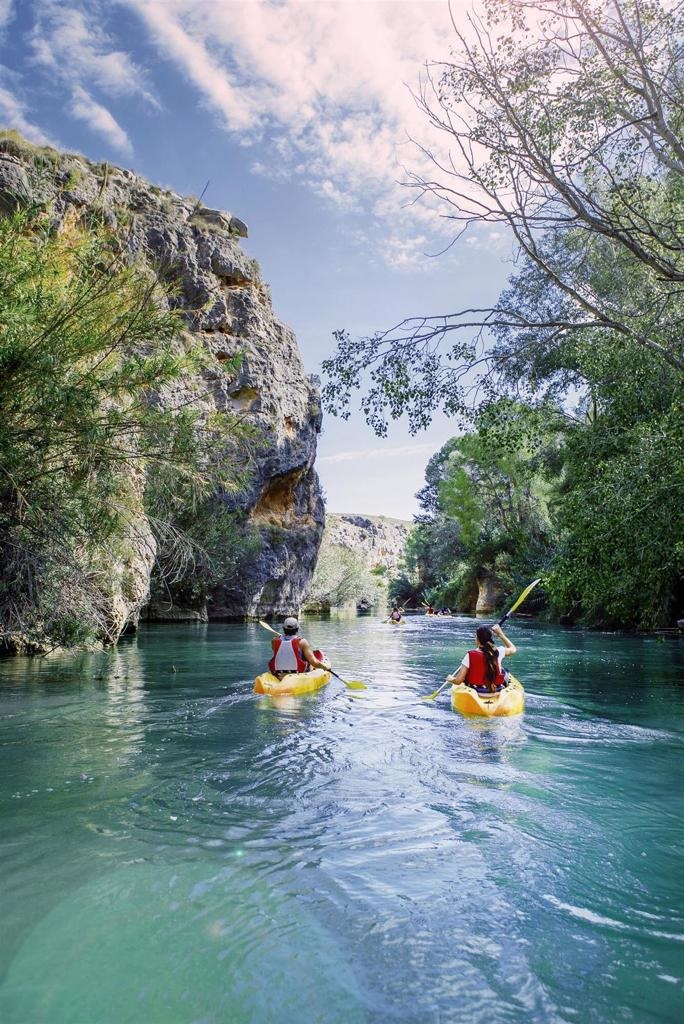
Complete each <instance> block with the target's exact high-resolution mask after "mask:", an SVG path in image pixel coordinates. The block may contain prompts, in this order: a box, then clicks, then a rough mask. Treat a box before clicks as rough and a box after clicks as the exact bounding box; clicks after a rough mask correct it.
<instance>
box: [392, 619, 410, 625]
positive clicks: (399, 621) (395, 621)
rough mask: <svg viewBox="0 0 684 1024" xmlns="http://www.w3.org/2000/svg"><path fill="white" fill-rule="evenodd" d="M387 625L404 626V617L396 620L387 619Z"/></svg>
mask: <svg viewBox="0 0 684 1024" xmlns="http://www.w3.org/2000/svg"><path fill="white" fill-rule="evenodd" d="M387 625H388V626H405V625H406V619H399V620H398V621H397V620H396V619H388V620H387Z"/></svg>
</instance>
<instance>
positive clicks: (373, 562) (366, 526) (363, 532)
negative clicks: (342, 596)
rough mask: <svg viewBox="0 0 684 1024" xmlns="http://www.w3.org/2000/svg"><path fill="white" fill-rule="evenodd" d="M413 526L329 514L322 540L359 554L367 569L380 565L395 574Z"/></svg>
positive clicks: (405, 522) (377, 518) (402, 521)
mask: <svg viewBox="0 0 684 1024" xmlns="http://www.w3.org/2000/svg"><path fill="white" fill-rule="evenodd" d="M412 528H413V523H411V522H409V521H408V520H405V519H391V518H389V517H388V516H364V515H344V514H333V515H329V516H328V518H327V520H326V540H327V542H328V543H330V544H337V545H339V546H340V547H343V548H349V549H350V550H351V551H356V552H358V553H359V554H360V555H363V558H364V561H365V562H366V564H367V565H368V567H369V568H370V569H377V568H379V567H380V566H383V567H385V568H387V569H388V570H389V571H390V573H392V574H396V573H397V571H398V569H399V563H400V562H401V559H402V558H403V555H404V549H405V547H406V541H407V540H408V537H409V534H410V532H411V529H412Z"/></svg>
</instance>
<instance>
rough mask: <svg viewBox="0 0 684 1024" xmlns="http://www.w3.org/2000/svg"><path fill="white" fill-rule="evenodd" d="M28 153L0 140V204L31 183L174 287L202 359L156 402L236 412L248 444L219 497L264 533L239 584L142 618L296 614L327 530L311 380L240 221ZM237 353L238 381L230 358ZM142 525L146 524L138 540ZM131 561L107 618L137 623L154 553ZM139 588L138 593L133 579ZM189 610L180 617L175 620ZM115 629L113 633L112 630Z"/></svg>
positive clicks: (61, 213) (126, 178) (112, 174)
mask: <svg viewBox="0 0 684 1024" xmlns="http://www.w3.org/2000/svg"><path fill="white" fill-rule="evenodd" d="M33 159H34V157H33V154H32V153H31V148H30V147H29V146H28V144H26V146H22V145H18V144H17V143H16V142H14V141H12V140H1V139H0V209H2V208H5V209H9V208H11V207H12V206H13V205H14V203H15V200H16V197H17V196H18V195H21V194H22V192H23V191H25V190H26V188H27V187H31V188H32V189H33V191H34V194H35V191H36V189H38V190H39V192H40V193H41V194H42V195H43V196H44V198H45V199H48V200H50V201H51V203H52V206H53V209H54V217H55V227H59V225H60V223H63V222H65V221H67V220H70V219H71V220H73V219H79V220H81V221H83V222H84V223H87V222H88V219H89V217H91V216H94V215H96V216H98V217H99V218H100V219H103V220H104V221H105V222H106V223H107V224H108V225H109V226H110V227H112V228H113V229H115V230H117V231H118V232H119V234H120V236H121V237H123V238H125V239H126V244H127V245H128V247H129V249H130V252H131V253H132V254H133V255H136V256H139V257H142V258H143V259H144V260H146V261H149V262H150V263H151V264H152V265H154V266H155V267H158V268H159V269H160V271H161V273H162V274H163V276H164V277H165V278H166V279H168V280H170V281H173V282H174V284H175V285H176V292H175V299H174V300H173V301H175V303H176V304H177V305H178V306H179V307H180V308H181V309H182V311H183V314H184V317H185V321H186V324H187V330H188V332H189V333H190V334H191V335H192V339H193V341H195V342H196V341H197V340H199V341H200V342H201V344H202V345H203V346H204V349H205V350H206V352H207V354H208V356H209V359H208V366H207V367H205V368H204V369H203V370H202V371H199V372H198V373H197V374H196V375H195V376H193V377H189V378H188V379H186V380H185V381H182V382H180V383H178V384H177V385H174V387H173V389H168V390H166V391H164V392H162V393H161V394H160V396H159V400H160V402H161V403H162V404H165V403H174V404H175V403H177V402H178V400H179V398H180V399H183V400H190V401H192V402H193V403H195V404H196V405H198V406H199V407H200V408H201V409H202V410H203V412H204V413H205V414H207V415H209V414H210V413H211V412H212V411H213V410H216V409H218V410H221V411H223V410H235V411H238V412H240V413H242V414H243V415H244V417H245V418H246V420H247V421H248V422H249V423H251V424H252V425H253V427H254V430H255V434H256V437H257V448H256V450H255V456H254V465H253V466H250V474H251V475H250V481H249V484H248V485H247V487H246V489H245V490H244V491H243V492H241V493H240V494H238V495H235V496H230V497H226V499H225V500H226V502H227V503H228V504H230V506H231V507H232V508H235V509H236V510H238V511H240V513H241V514H242V515H243V516H244V517H246V520H247V522H248V524H252V525H253V526H254V527H256V529H257V530H258V532H259V534H260V536H261V550H260V552H259V553H258V554H257V555H256V556H255V558H254V559H253V560H251V562H250V565H249V567H248V569H247V570H245V571H244V572H241V573H240V578H239V579H227V580H225V581H223V582H222V583H221V584H220V585H219V586H218V587H217V588H216V591H215V592H214V593H213V594H212V595H211V598H210V600H209V602H208V604H207V607H206V608H193V609H185V610H184V609H182V608H178V607H177V606H175V605H174V604H170V605H166V606H160V605H159V604H157V605H156V606H155V607H154V608H152V609H151V610H150V616H151V617H153V618H158V619H159V618H171V619H178V618H182V617H187V618H189V619H197V618H200V619H202V618H205V617H206V616H207V615H208V617H209V618H224V617H227V618H240V617H243V616H246V615H261V616H263V615H268V614H278V615H280V614H284V613H288V612H289V613H292V612H295V613H296V612H297V611H298V609H299V606H300V604H301V602H302V600H303V599H304V597H305V595H306V592H307V590H308V587H309V583H310V579H311V575H312V572H313V569H314V565H315V561H316V555H317V552H318V548H319V545H320V541H321V536H322V533H323V525H324V508H323V501H322V496H321V490H320V485H319V482H318V477H317V475H316V472H315V470H314V468H313V463H314V459H315V455H316V441H317V434H318V433H319V431H320V427H321V409H320V402H319V390H318V381H317V380H316V379H315V378H313V377H309V376H307V374H306V371H305V369H304V366H303V364H302V360H301V356H300V353H299V350H298V348H297V343H296V339H295V337H294V334H293V333H292V331H291V330H290V329H289V328H287V327H285V326H284V325H283V324H281V323H280V322H279V321H278V320H277V318H276V317H275V315H274V313H273V309H272V306H271V298H270V293H269V289H268V287H267V285H265V284H264V283H263V282H262V281H261V278H260V273H259V267H258V264H257V263H256V261H254V260H251V259H249V258H248V257H247V256H246V255H245V253H244V252H243V251H242V250H241V248H240V245H239V239H240V238H245V237H246V236H247V227H246V225H245V224H244V223H243V222H242V221H241V220H239V219H238V218H237V217H235V216H233V215H232V214H231V213H227V212H225V211H220V210H208V209H206V208H204V207H202V206H201V205H200V204H199V203H198V202H197V201H196V200H193V199H188V198H184V197H183V196H181V195H179V194H178V193H176V192H173V191H171V190H168V189H161V188H158V187H157V186H155V185H152V184H150V182H148V181H146V180H145V179H143V178H141V177H139V176H138V175H136V174H134V173H133V172H132V171H128V170H125V169H121V168H116V167H111V166H109V165H106V164H93V163H90V162H89V161H87V160H86V159H85V158H83V157H80V156H74V155H69V154H59V153H56V152H54V151H50V155H49V160H48V163H47V165H46V168H44V169H43V170H41V173H40V174H39V175H36V173H35V170H34V169H33ZM238 353H240V354H241V355H242V357H243V358H242V364H241V368H240V370H239V372H238V374H237V376H236V375H235V372H234V370H233V368H232V367H231V364H230V362H229V360H230V359H231V357H232V356H234V355H236V354H238ZM144 535H145V526H144V524H141V536H144ZM132 547H133V548H134V553H133V554H132V555H131V557H130V559H129V563H128V564H126V565H124V564H121V565H119V566H117V567H115V569H116V571H115V572H114V573H113V579H114V580H119V583H114V584H113V593H112V622H113V624H115V623H117V622H120V623H121V626H122V628H123V626H125V625H126V623H129V624H130V623H131V622H132V621H134V620H135V619H136V617H137V614H138V609H139V607H140V604H141V603H142V598H141V592H142V594H143V597H144V596H145V595H147V593H148V591H149V580H150V571H151V568H152V563H153V557H150V548H149V545H146V543H145V542H143V541H141V542H140V543H139V544H133V545H132ZM133 580H135V585H133V584H132V582H131V581H133ZM184 612H187V615H184ZM113 628H114V625H113Z"/></svg>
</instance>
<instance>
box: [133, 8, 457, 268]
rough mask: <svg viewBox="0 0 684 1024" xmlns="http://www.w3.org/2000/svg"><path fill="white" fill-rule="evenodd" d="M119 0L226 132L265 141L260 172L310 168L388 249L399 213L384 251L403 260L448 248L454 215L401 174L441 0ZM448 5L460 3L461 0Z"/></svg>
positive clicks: (439, 42)
mask: <svg viewBox="0 0 684 1024" xmlns="http://www.w3.org/2000/svg"><path fill="white" fill-rule="evenodd" d="M119 2H120V3H122V4H125V5H126V6H128V7H129V8H131V9H132V10H134V11H135V12H137V14H138V15H139V17H140V18H141V20H142V22H143V24H144V25H145V26H146V28H147V30H148V32H149V33H150V36H151V38H152V40H153V41H154V43H155V44H156V46H157V48H158V50H159V52H160V54H161V55H162V56H164V57H167V58H169V59H171V60H172V61H173V62H174V63H175V64H176V65H177V66H178V68H179V69H180V70H181V72H182V73H183V75H184V76H185V77H186V78H187V80H188V81H189V82H191V83H192V84H193V86H194V87H195V88H196V89H197V90H198V92H199V94H200V96H201V99H202V102H203V103H204V104H205V105H206V106H207V107H208V108H209V109H211V110H213V111H215V113H216V114H217V116H218V117H219V119H220V121H221V123H222V125H223V126H224V128H225V130H226V131H228V132H230V133H231V134H232V135H233V136H234V137H235V138H236V139H237V140H238V141H241V142H251V141H257V140H258V141H260V142H261V143H262V149H261V150H260V154H259V160H258V161H256V162H255V164H254V167H255V169H256V170H257V172H258V173H264V174H266V175H268V176H269V177H282V175H283V174H284V173H288V174H290V175H291V176H298V177H301V178H303V179H304V180H305V181H306V182H307V183H308V184H309V185H310V187H312V189H313V190H314V191H315V192H317V193H318V194H319V195H321V196H322V197H323V199H324V200H325V201H328V202H330V203H331V204H332V205H334V206H335V207H336V208H337V209H338V210H340V211H342V212H344V211H346V210H355V211H357V210H362V211H363V217H364V232H365V236H366V239H373V238H375V240H376V241H377V243H378V244H379V246H380V247H381V248H384V247H385V245H386V242H387V239H386V228H387V225H388V223H389V224H391V225H392V231H393V234H394V235H395V236H401V237H402V239H403V242H402V246H401V248H400V249H397V247H396V245H393V246H392V251H391V252H389V254H388V259H389V261H390V262H391V263H392V264H393V265H395V266H397V267H408V266H410V265H411V264H412V263H413V262H414V260H415V257H416V255H417V254H418V253H422V251H424V248H428V249H429V248H433V249H434V248H439V247H440V244H439V240H440V239H443V237H444V236H443V232H444V230H445V223H444V221H443V220H442V219H441V218H440V217H439V216H438V213H437V211H436V210H435V209H434V208H431V207H430V206H429V204H428V203H421V204H416V205H409V204H408V201H409V200H410V199H411V198H412V194H409V193H407V191H406V190H405V189H404V188H402V187H401V186H400V185H399V184H397V181H398V179H399V180H401V179H403V178H404V171H403V164H409V165H411V166H413V167H414V168H416V167H417V166H418V164H419V162H420V161H421V159H422V158H421V156H420V154H419V153H418V151H417V149H415V148H414V147H412V146H410V144H407V136H408V135H411V136H413V137H422V138H425V137H426V135H427V133H428V128H427V125H426V122H425V118H424V115H423V114H421V112H420V111H419V110H418V109H417V106H416V103H415V100H414V98H413V96H412V95H411V91H410V88H409V87H412V88H416V87H417V84H418V78H419V74H420V71H421V68H422V66H423V65H424V63H425V61H426V60H430V59H439V58H440V57H444V56H446V55H447V53H448V48H449V45H450V38H449V37H450V30H451V25H450V18H449V9H448V6H447V4H446V3H445V2H443V0H435V2H433V0H422V2H420V3H416V2H413V0H411V2H403V0H395V2H392V3H388V2H377V0H349V2H343V0H338V2H336V3H322V2H316V3H314V2H302V0H281V2H279V3H273V2H268V0H214V2H212V3H207V2H206V0H119ZM452 9H453V10H454V11H455V12H456V14H457V15H459V14H460V12H461V11H464V10H465V9H466V3H465V0H454V2H453V3H452ZM432 141H433V144H434V143H435V142H436V140H434V139H433V140H432ZM270 162H272V164H273V167H272V168H271V167H269V163H270ZM356 227H357V228H358V224H357V225H356ZM447 230H448V229H447ZM428 235H429V236H430V238H431V239H432V241H430V240H429V239H428V237H427V236H428ZM435 239H437V242H436V243H435Z"/></svg>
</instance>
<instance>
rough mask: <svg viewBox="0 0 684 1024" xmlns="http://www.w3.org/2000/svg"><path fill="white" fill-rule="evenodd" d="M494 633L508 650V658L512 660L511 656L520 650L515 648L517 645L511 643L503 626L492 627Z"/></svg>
mask: <svg viewBox="0 0 684 1024" xmlns="http://www.w3.org/2000/svg"><path fill="white" fill-rule="evenodd" d="M492 633H496V635H497V636H498V638H499V640H501V641H502V642H503V645H504V647H505V648H506V657H507V658H510V656H511V654H515V652H516V651H517V650H518V648H517V647H516V646H515V644H512V643H511V641H510V640H509V639H508V637H507V636H506V634H505V633H504V631H503V629H502V628H501V626H492Z"/></svg>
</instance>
